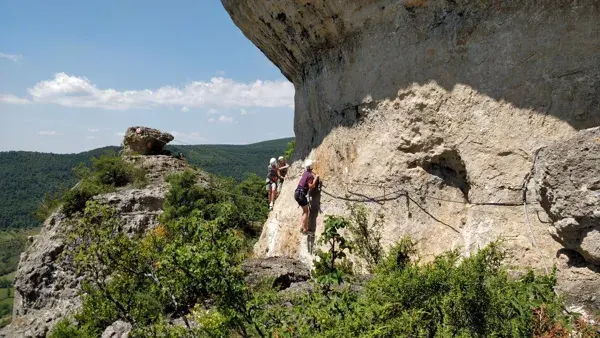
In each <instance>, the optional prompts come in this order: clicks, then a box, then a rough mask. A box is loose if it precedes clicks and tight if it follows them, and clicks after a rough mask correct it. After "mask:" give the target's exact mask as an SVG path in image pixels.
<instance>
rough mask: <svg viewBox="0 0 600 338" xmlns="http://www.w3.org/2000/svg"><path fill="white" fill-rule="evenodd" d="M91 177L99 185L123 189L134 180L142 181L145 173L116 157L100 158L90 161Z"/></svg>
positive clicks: (104, 156)
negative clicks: (93, 177)
mask: <svg viewBox="0 0 600 338" xmlns="http://www.w3.org/2000/svg"><path fill="white" fill-rule="evenodd" d="M92 168H93V173H94V174H93V175H94V176H95V178H96V179H97V180H98V181H99V183H100V184H103V185H110V186H113V187H124V186H126V185H128V184H130V183H134V182H135V181H136V180H138V181H140V180H142V181H143V177H144V176H145V173H144V171H143V170H142V169H140V168H136V167H135V165H133V164H131V163H128V162H125V161H124V160H123V159H122V158H120V157H116V156H106V155H103V156H100V157H98V158H93V159H92Z"/></svg>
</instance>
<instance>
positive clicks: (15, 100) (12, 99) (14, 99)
mask: <svg viewBox="0 0 600 338" xmlns="http://www.w3.org/2000/svg"><path fill="white" fill-rule="evenodd" d="M0 102H4V103H11V104H28V103H31V102H30V101H29V100H27V99H24V98H22V97H18V96H15V95H12V94H8V95H0Z"/></svg>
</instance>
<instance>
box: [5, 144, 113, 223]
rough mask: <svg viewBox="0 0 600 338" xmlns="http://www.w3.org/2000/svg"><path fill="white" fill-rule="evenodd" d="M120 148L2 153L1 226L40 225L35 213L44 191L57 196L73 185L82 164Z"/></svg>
mask: <svg viewBox="0 0 600 338" xmlns="http://www.w3.org/2000/svg"><path fill="white" fill-rule="evenodd" d="M107 150H118V148H117V147H107V148H99V149H95V150H92V151H89V152H84V153H79V154H45V153H37V152H25V151H9V152H0V187H2V189H0V200H1V201H2V203H0V229H6V228H13V229H14V228H32V227H38V226H39V225H40V223H41V222H40V221H39V220H37V219H36V217H35V215H34V214H33V212H34V211H35V210H37V209H38V207H39V204H40V201H41V200H42V198H43V197H44V194H46V193H48V194H50V195H54V194H56V193H57V192H59V191H60V190H62V189H65V188H68V187H72V186H73V185H75V183H77V178H76V177H75V175H74V174H73V172H72V169H73V167H75V166H76V165H77V164H78V163H81V162H83V163H86V164H89V163H90V159H91V158H92V157H94V156H99V155H101V154H103V153H104V152H105V151H107Z"/></svg>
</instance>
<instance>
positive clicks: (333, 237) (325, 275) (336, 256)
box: [313, 216, 352, 290]
mask: <svg viewBox="0 0 600 338" xmlns="http://www.w3.org/2000/svg"><path fill="white" fill-rule="evenodd" d="M324 224H325V229H324V230H323V233H321V237H320V238H319V240H318V244H324V245H326V246H327V251H323V250H321V249H318V250H317V252H316V255H317V259H316V260H315V261H313V265H314V270H313V276H314V277H316V278H317V281H319V283H321V284H322V285H323V287H324V288H325V290H329V287H330V286H331V285H332V284H338V285H339V284H341V283H342V282H343V281H344V279H343V275H344V274H351V273H352V267H351V265H349V262H348V260H347V259H346V252H347V251H350V250H351V245H350V243H349V242H348V241H347V240H346V239H345V238H344V237H343V236H342V235H340V233H339V230H341V229H344V228H347V227H348V226H349V225H350V222H348V221H347V220H346V219H344V218H342V217H337V216H326V218H325V223H324Z"/></svg>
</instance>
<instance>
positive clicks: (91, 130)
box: [88, 128, 99, 133]
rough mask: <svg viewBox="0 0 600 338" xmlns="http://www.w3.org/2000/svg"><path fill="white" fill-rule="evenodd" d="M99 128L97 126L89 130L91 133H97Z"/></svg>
mask: <svg viewBox="0 0 600 338" xmlns="http://www.w3.org/2000/svg"><path fill="white" fill-rule="evenodd" d="M98 130H99V129H96V128H88V131H89V132H90V133H97V132H98Z"/></svg>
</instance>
